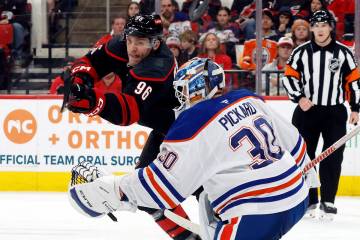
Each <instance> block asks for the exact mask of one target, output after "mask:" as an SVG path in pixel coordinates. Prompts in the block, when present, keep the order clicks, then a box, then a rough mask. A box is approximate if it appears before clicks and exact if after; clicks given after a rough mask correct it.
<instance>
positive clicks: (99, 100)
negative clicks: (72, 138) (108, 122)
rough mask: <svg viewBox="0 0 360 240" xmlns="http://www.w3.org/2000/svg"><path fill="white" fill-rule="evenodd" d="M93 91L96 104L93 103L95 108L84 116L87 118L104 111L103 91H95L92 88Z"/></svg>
mask: <svg viewBox="0 0 360 240" xmlns="http://www.w3.org/2000/svg"><path fill="white" fill-rule="evenodd" d="M93 91H94V94H95V99H96V102H95V106H94V107H93V108H92V110H91V111H90V112H89V113H88V114H86V115H87V116H89V117H93V116H95V115H98V114H99V113H101V111H102V110H103V109H104V106H105V103H106V99H105V93H104V92H103V91H101V90H100V89H97V88H94V89H93Z"/></svg>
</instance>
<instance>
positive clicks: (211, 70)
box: [174, 58, 225, 111]
mask: <svg viewBox="0 0 360 240" xmlns="http://www.w3.org/2000/svg"><path fill="white" fill-rule="evenodd" d="M174 88H175V96H176V98H177V99H178V100H179V102H180V104H181V105H180V107H179V108H177V109H175V110H176V111H182V110H185V109H188V108H190V107H192V106H193V105H195V104H196V103H198V102H201V101H203V100H205V99H210V98H212V97H213V96H214V95H215V94H216V93H218V92H219V91H221V90H223V89H224V88H225V74H224V70H223V68H222V67H221V66H219V65H218V64H217V63H215V62H213V61H212V60H210V59H207V58H193V59H191V60H189V61H188V62H186V63H184V64H183V65H182V66H181V67H180V68H179V70H178V71H177V72H176V74H175V80H174Z"/></svg>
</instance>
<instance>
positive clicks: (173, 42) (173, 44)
mask: <svg viewBox="0 0 360 240" xmlns="http://www.w3.org/2000/svg"><path fill="white" fill-rule="evenodd" d="M166 45H167V46H168V47H169V49H170V51H171V52H172V53H173V55H174V57H175V59H176V61H177V63H178V66H181V65H182V64H183V63H185V62H186V60H184V59H183V58H182V56H180V52H181V50H180V39H179V38H178V37H176V36H169V37H168V38H167V39H166Z"/></svg>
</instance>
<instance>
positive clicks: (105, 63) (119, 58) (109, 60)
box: [71, 38, 128, 87]
mask: <svg viewBox="0 0 360 240" xmlns="http://www.w3.org/2000/svg"><path fill="white" fill-rule="evenodd" d="M127 61H128V60H127V51H126V45H125V42H124V41H120V40H119V39H118V38H113V39H111V40H110V41H109V42H108V43H106V44H103V45H100V46H98V47H96V48H93V49H91V50H90V51H89V52H88V53H87V54H86V55H85V56H83V57H81V58H79V59H77V60H76V61H75V62H74V64H73V65H72V66H71V75H72V77H73V82H74V83H81V84H86V85H88V86H90V87H93V86H94V83H95V82H97V81H99V80H100V79H101V78H102V77H103V76H105V75H107V74H108V73H110V72H113V71H114V70H117V71H120V72H122V71H124V72H125V71H126V70H127V69H126V63H127Z"/></svg>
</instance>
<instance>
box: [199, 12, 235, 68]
mask: <svg viewBox="0 0 360 240" xmlns="http://www.w3.org/2000/svg"><path fill="white" fill-rule="evenodd" d="M207 32H212V33H215V34H216V36H217V37H218V38H219V39H220V43H221V49H222V51H223V52H224V53H226V54H227V55H229V56H230V57H231V60H232V61H233V62H236V55H235V44H236V43H238V42H239V38H240V29H239V26H238V25H237V24H236V23H232V22H230V9H229V8H228V7H221V8H220V9H219V11H218V13H217V15H216V22H212V23H211V24H209V27H208V31H207ZM200 41H202V37H201V38H200Z"/></svg>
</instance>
